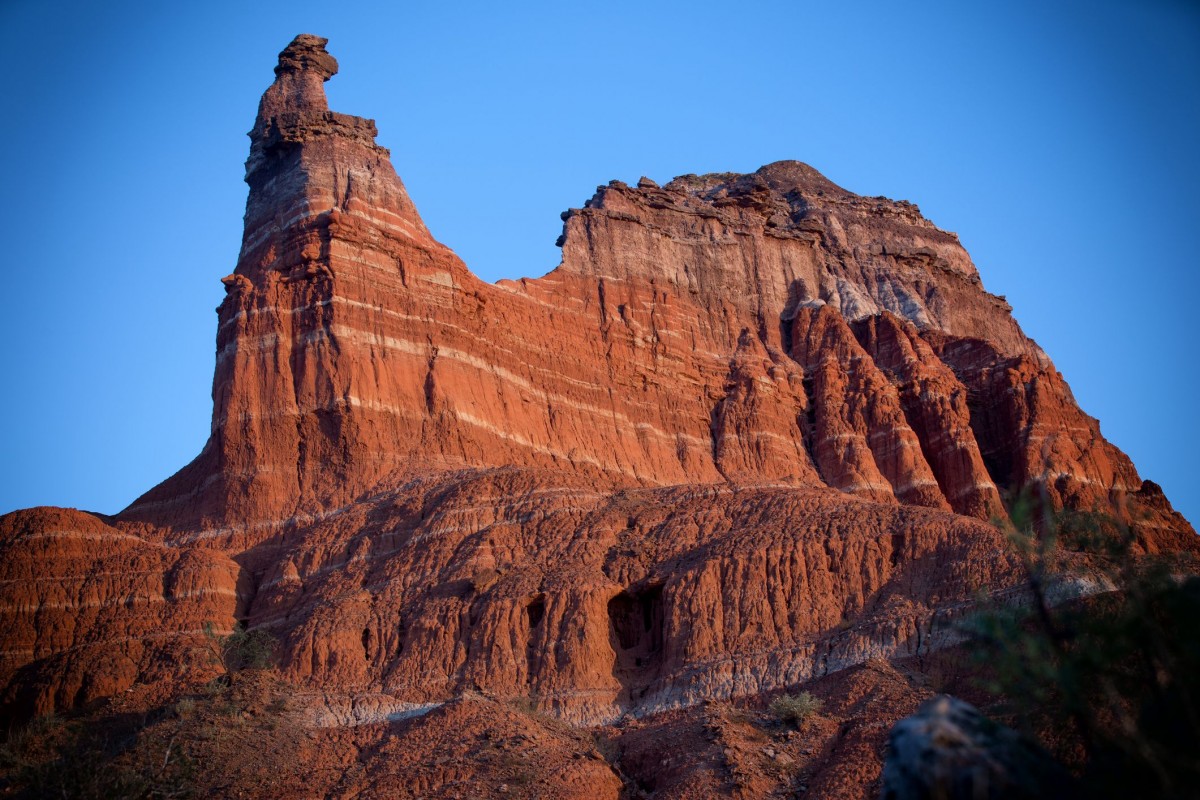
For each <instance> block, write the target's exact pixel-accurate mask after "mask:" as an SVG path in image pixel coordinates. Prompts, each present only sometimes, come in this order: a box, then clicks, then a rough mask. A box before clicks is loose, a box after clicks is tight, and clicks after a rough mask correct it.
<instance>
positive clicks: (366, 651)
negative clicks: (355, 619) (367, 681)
mask: <svg viewBox="0 0 1200 800" xmlns="http://www.w3.org/2000/svg"><path fill="white" fill-rule="evenodd" d="M362 649H363V656H364V657H366V659H367V661H370V660H371V629H370V627H366V628H363V632H362Z"/></svg>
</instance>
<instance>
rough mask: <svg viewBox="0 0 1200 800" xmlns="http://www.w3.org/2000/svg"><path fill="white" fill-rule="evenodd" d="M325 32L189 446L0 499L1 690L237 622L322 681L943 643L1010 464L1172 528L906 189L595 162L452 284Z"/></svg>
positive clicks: (797, 677)
mask: <svg viewBox="0 0 1200 800" xmlns="http://www.w3.org/2000/svg"><path fill="white" fill-rule="evenodd" d="M324 46H325V40H323V39H320V38H318V37H313V36H300V37H297V38H296V40H295V41H293V42H292V43H291V44H290V45H289V46H288V48H287V49H286V50H284V52H283V53H282V54H281V55H280V61H279V66H278V67H277V68H276V80H275V82H274V83H273V84H272V85H271V87H270V88H268V90H267V92H266V93H265V94H264V96H263V99H262V103H261V104H260V107H259V113H258V117H257V119H256V121H255V124H254V128H253V130H252V131H251V134H250V138H251V149H250V157H249V159H248V161H247V163H246V181H247V183H248V184H249V186H250V195H249V200H248V202H247V208H246V217H245V222H246V227H245V233H244V237H243V242H242V249H241V254H240V256H239V260H238V264H237V267H236V269H235V270H234V272H233V273H232V274H231V275H229V276H227V277H226V278H224V279H223V282H224V284H225V287H226V290H227V294H226V297H225V299H224V301H223V302H222V304H221V306H220V308H219V309H218V329H217V350H216V371H215V375H214V382H213V401H214V409H213V421H212V432H211V436H210V438H209V440H208V443H207V444H206V446H205V447H204V449H203V451H202V452H201V453H200V455H199V456H197V458H196V459H195V460H194V461H193V462H192V463H191V464H189V465H188V466H186V467H184V469H182V470H181V471H180V472H179V473H178V474H176V475H175V476H173V477H171V478H169V479H167V480H166V481H165V482H163V483H162V484H161V485H159V486H158V487H155V488H154V489H152V490H151V491H149V492H147V493H146V495H144V496H143V497H141V498H139V499H138V500H137V501H136V502H135V503H134V504H133V505H131V506H130V507H129V508H128V509H126V510H125V511H124V512H122V513H121V514H119V515H117V516H116V517H115V518H111V519H107V518H104V519H102V518H98V517H95V516H93V515H87V514H82V513H79V512H64V511H58V510H34V511H29V512H19V513H17V514H14V515H9V516H8V517H5V518H3V520H2V521H0V548H3V554H4V557H3V558H2V559H0V571H2V572H3V575H2V576H0V611H2V613H3V615H4V617H3V622H4V630H5V634H4V642H5V644H4V652H3V661H0V684H2V685H4V686H5V687H6V688H5V690H4V691H5V695H4V699H5V701H6V702H7V703H8V704H9V705H8V707H9V708H10V709H16V708H17V707H18V706H20V707H21V708H23V709H25V710H27V711H29V712H44V711H47V710H50V709H53V708H62V707H69V706H71V705H73V704H78V703H81V702H86V701H87V700H89V699H91V698H93V697H99V696H104V695H106V694H112V693H115V692H119V691H123V690H125V689H128V688H130V687H134V686H161V687H168V688H169V687H170V686H172V685H178V684H179V683H180V682H182V681H188V680H192V679H193V673H195V674H196V675H199V674H201V673H204V672H205V670H207V671H208V672H209V673H211V672H212V670H213V669H214V668H213V667H212V666H211V664H210V663H209V662H206V661H205V660H204V658H203V657H202V655H199V654H201V653H203V652H204V649H205V647H206V646H208V643H209V640H208V639H206V637H205V635H204V632H203V630H204V623H205V622H211V623H213V624H214V625H215V626H216V629H217V630H228V629H229V628H230V627H231V626H232V625H233V624H234V622H235V621H239V620H240V621H245V622H247V623H249V624H250V625H252V626H257V627H261V628H263V629H266V630H269V631H271V632H272V633H274V634H275V635H276V636H277V637H278V639H279V640H280V642H281V643H282V648H281V666H282V671H283V674H284V675H285V676H286V677H287V679H289V680H291V681H293V682H295V683H296V684H300V685H310V686H319V687H321V688H322V690H323V691H327V692H331V693H334V694H337V693H339V692H340V693H342V694H343V695H344V696H345V697H347V698H353V697H367V696H369V697H372V698H376V699H378V698H381V697H386V698H391V702H393V703H394V704H396V707H405V708H409V707H418V706H420V707H427V706H428V705H429V704H432V703H439V702H442V701H445V700H447V699H450V698H453V697H458V696H461V695H462V693H463V692H464V691H467V690H474V691H480V692H484V693H486V694H488V695H491V696H495V697H502V698H512V697H526V698H532V700H531V702H533V703H534V704H535V705H536V706H538V707H539V708H541V709H543V710H547V711H550V712H553V713H554V714H556V715H558V716H560V717H562V718H565V719H569V720H573V721H577V722H583V723H594V722H600V721H611V720H615V719H618V718H620V717H621V715H623V714H626V713H633V714H646V713H650V712H654V711H659V710H664V709H669V708H674V707H686V706H689V705H690V704H694V703H697V702H699V701H701V700H705V699H713V698H723V697H730V696H739V695H746V694H753V693H757V692H763V691H768V690H772V689H775V688H781V687H785V686H789V685H794V684H796V683H798V682H802V681H804V680H807V679H809V678H812V677H814V676H818V675H823V674H826V673H829V672H832V671H836V670H837V669H839V668H842V667H845V666H848V665H851V664H855V663H861V662H862V661H864V660H865V659H867V658H870V657H884V658H887V657H897V656H905V655H912V654H920V653H921V652H923V651H925V650H927V649H928V648H930V647H937V646H941V645H943V644H945V643H947V642H949V641H952V640H953V638H954V635H953V629H952V626H951V625H950V622H951V621H952V620H953V619H954V618H955V617H956V616H957V615H959V614H962V613H964V611H965V610H966V609H968V608H969V607H970V604H971V601H972V600H973V598H975V597H976V595H977V592H978V590H979V589H981V588H984V589H990V590H991V591H993V592H998V593H1002V592H1004V591H1005V590H1006V589H1007V587H1009V586H1011V585H1013V584H1014V583H1015V582H1016V581H1017V572H1016V570H1015V568H1014V565H1013V564H1012V563H1011V561H1010V560H1009V559H1008V558H1007V557H1006V556H1005V555H1004V552H1005V551H1004V545H1003V537H1002V535H1001V534H1000V533H999V532H998V531H997V530H996V528H994V527H993V526H992V525H991V524H990V523H989V520H991V519H992V518H994V517H1001V516H1003V515H1004V514H1005V502H1006V500H1007V499H1008V498H1010V497H1012V496H1013V494H1014V493H1015V492H1017V491H1019V490H1020V489H1022V488H1024V487H1029V486H1034V487H1039V488H1040V489H1041V490H1042V491H1043V493H1044V496H1046V497H1047V498H1048V500H1049V501H1050V502H1051V503H1053V504H1054V505H1056V506H1059V507H1069V508H1078V509H1088V510H1090V509H1099V510H1102V511H1105V512H1106V513H1110V514H1115V515H1117V516H1120V517H1122V518H1123V519H1125V520H1127V521H1129V522H1130V523H1131V524H1133V525H1134V527H1135V529H1136V530H1137V531H1138V535H1139V541H1140V543H1141V545H1142V547H1143V548H1144V549H1147V550H1154V549H1194V548H1195V536H1194V532H1193V531H1192V530H1191V527H1190V526H1189V525H1188V524H1187V522H1186V521H1185V520H1184V519H1183V518H1182V517H1181V516H1179V515H1178V514H1177V513H1175V512H1174V511H1173V510H1172V509H1171V507H1170V505H1169V503H1167V501H1166V499H1165V498H1164V497H1162V494H1161V492H1160V491H1158V489H1157V487H1156V486H1154V485H1153V484H1151V483H1149V482H1145V483H1144V482H1142V481H1141V480H1140V479H1139V478H1138V475H1137V473H1136V471H1135V470H1134V468H1133V465H1132V464H1131V463H1130V461H1129V459H1128V458H1127V457H1126V456H1125V455H1124V454H1122V453H1121V452H1120V451H1119V450H1117V449H1116V448H1115V447H1113V446H1112V445H1111V444H1109V443H1108V442H1106V441H1105V440H1104V439H1103V437H1101V435H1100V432H1099V426H1098V423H1096V421H1095V420H1093V419H1091V418H1090V417H1088V416H1087V415H1086V414H1084V413H1083V412H1082V411H1081V410H1080V409H1079V408H1078V407H1077V405H1076V404H1075V402H1074V400H1073V398H1072V397H1071V394H1070V391H1069V389H1068V388H1067V386H1066V384H1065V382H1064V381H1063V379H1062V377H1061V376H1060V375H1059V374H1058V373H1057V372H1056V371H1055V370H1054V368H1053V365H1052V364H1051V363H1050V361H1049V359H1048V358H1047V357H1046V355H1045V354H1044V353H1043V352H1042V351H1041V349H1040V348H1039V347H1038V346H1037V345H1036V344H1034V343H1033V342H1032V341H1031V340H1029V339H1028V338H1027V337H1026V336H1025V335H1024V334H1023V333H1022V332H1021V329H1020V327H1019V326H1018V325H1017V323H1016V322H1015V321H1014V320H1013V318H1012V316H1011V314H1010V309H1009V307H1008V306H1007V304H1006V303H1005V302H1004V301H1003V299H1002V298H998V297H995V296H992V295H990V294H988V293H987V292H985V291H984V290H983V288H982V285H981V282H980V278H979V276H978V273H977V271H976V270H975V267H974V265H973V264H972V263H971V261H970V258H969V257H968V256H967V254H966V252H965V251H964V250H963V248H962V247H961V245H960V244H959V242H958V240H957V238H956V237H955V236H954V235H953V234H950V233H947V232H945V231H942V230H939V229H938V228H936V227H935V226H934V225H933V224H931V223H930V222H928V221H927V220H925V219H924V218H923V217H922V216H921V215H920V213H919V211H918V210H917V208H916V207H915V206H913V205H912V204H910V203H904V202H899V203H897V202H893V201H889V200H886V199H883V198H864V197H859V196H857V195H854V194H852V193H850V192H847V191H845V190H843V189H841V188H839V187H837V186H835V185H834V184H832V183H831V182H829V181H828V180H826V179H825V178H823V177H822V176H820V175H819V174H818V173H817V172H816V171H815V170H813V169H812V168H811V167H808V166H806V165H804V164H800V163H797V162H779V163H776V164H771V165H768V166H766V167H763V168H762V169H760V170H759V171H758V172H756V173H754V174H751V175H734V174H718V175H705V176H695V175H691V176H684V177H681V178H677V179H675V180H674V181H672V182H670V183H668V184H666V185H665V186H658V185H657V184H655V183H654V182H653V181H650V180H647V179H643V180H642V181H640V182H639V183H638V185H637V186H636V187H631V186H628V185H625V184H623V183H620V182H613V183H610V184H608V185H607V186H602V187H599V189H598V190H597V192H596V194H595V195H594V196H593V197H592V199H591V200H589V201H588V202H587V203H586V204H585V205H584V207H583V208H579V209H572V210H570V211H568V212H566V213H565V214H564V232H563V236H562V239H561V245H562V250H563V260H562V264H561V265H560V266H559V267H558V268H557V269H555V270H554V271H552V272H551V273H549V274H548V275H546V276H544V277H542V278H539V279H522V280H520V281H501V282H499V283H497V284H488V283H484V282H482V281H480V280H479V279H478V278H476V277H475V276H474V275H472V274H471V273H470V272H469V271H468V270H467V268H466V267H465V266H464V265H463V264H462V262H461V261H460V260H459V259H458V258H457V257H456V256H455V255H454V254H453V253H452V252H451V251H450V250H449V249H447V248H446V247H445V246H443V245H441V244H439V243H438V242H437V241H435V240H434V239H433V238H432V236H431V235H430V233H429V231H428V230H427V228H426V227H425V225H424V223H423V222H422V220H421V218H420V216H419V214H418V213H417V211H416V208H415V206H414V205H413V203H412V201H411V200H410V198H409V196H408V194H407V192H406V190H405V188H404V185H403V184H402V182H401V181H400V179H399V178H398V177H397V176H396V174H395V172H394V170H393V168H392V166H391V164H390V162H389V157H388V153H387V151H386V150H385V149H383V148H382V147H380V146H379V145H377V144H376V143H375V141H374V137H375V126H374V123H373V122H371V121H370V120H366V119H361V118H358V117H351V116H347V115H344V114H337V113H334V112H331V111H330V110H329V109H328V106H327V103H326V101H325V96H324V91H323V83H324V81H326V80H328V79H329V78H330V77H331V76H332V75H333V74H334V73H335V72H336V70H337V63H336V61H334V59H333V58H332V57H331V56H330V55H329V54H328V53H327V52H326V51H325V47H324ZM167 690H168V689H167V688H165V689H163V691H167ZM348 702H350V701H348ZM372 702H375V701H374V700H373V701H372ZM379 702H381V703H383V705H387V703H386V702H384V701H382V700H380V701H379Z"/></svg>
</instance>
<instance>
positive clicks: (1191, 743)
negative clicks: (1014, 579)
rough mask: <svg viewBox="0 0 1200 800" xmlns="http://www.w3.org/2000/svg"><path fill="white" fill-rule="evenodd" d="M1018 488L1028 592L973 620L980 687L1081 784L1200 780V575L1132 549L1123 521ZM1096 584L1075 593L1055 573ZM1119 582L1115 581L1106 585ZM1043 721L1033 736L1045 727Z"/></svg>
mask: <svg viewBox="0 0 1200 800" xmlns="http://www.w3.org/2000/svg"><path fill="white" fill-rule="evenodd" d="M1046 507H1047V504H1045V503H1044V502H1043V503H1041V504H1040V509H1041V510H1040V513H1039V511H1038V509H1039V505H1038V504H1033V503H1031V502H1030V500H1029V498H1022V499H1020V500H1018V502H1016V503H1015V504H1014V513H1013V523H1014V530H1013V531H1012V532H1011V540H1012V544H1013V546H1014V551H1015V553H1016V555H1017V556H1018V558H1019V559H1020V560H1021V562H1022V563H1023V566H1024V569H1025V583H1026V586H1025V589H1026V595H1027V600H1026V602H1025V603H1024V604H1022V605H1017V606H1007V607H993V608H991V609H990V610H987V611H985V612H983V613H981V614H979V615H978V616H976V617H975V618H974V619H973V620H972V621H971V623H970V624H969V626H968V630H967V632H968V634H969V636H970V638H971V642H970V644H969V645H968V647H969V648H970V649H971V650H972V651H973V653H974V655H975V658H976V659H977V660H978V665H979V666H980V667H981V669H982V671H983V672H984V674H986V675H987V676H988V677H989V679H990V680H988V681H987V683H986V689H987V690H989V691H990V692H991V693H993V694H995V695H996V696H997V698H998V699H999V700H1001V703H1002V708H1003V707H1007V711H1008V712H1009V713H1010V714H1012V715H1013V717H1014V718H1015V719H1016V721H1017V724H1018V726H1019V727H1020V728H1022V729H1023V731H1024V732H1025V733H1027V734H1029V735H1032V736H1034V737H1039V738H1042V739H1043V740H1044V741H1047V742H1048V743H1050V744H1053V743H1055V742H1058V743H1071V742H1074V743H1075V744H1076V745H1077V749H1074V752H1073V753H1072V752H1071V751H1072V748H1070V747H1067V748H1065V749H1064V748H1059V751H1060V757H1062V758H1065V759H1066V760H1068V761H1071V762H1073V763H1074V765H1075V767H1076V770H1077V772H1079V773H1080V774H1081V778H1082V782H1081V786H1082V787H1083V791H1084V793H1085V794H1086V795H1087V796H1089V797H1130V796H1139V795H1140V796H1155V797H1164V798H1175V797H1190V796H1194V795H1193V794H1191V792H1193V791H1194V790H1193V787H1195V786H1197V785H1198V784H1200V744H1198V743H1200V578H1198V577H1196V576H1195V562H1194V561H1189V560H1188V559H1186V558H1183V559H1180V558H1178V557H1177V556H1170V555H1168V556H1149V555H1140V556H1139V555H1137V554H1136V551H1135V547H1134V546H1135V543H1136V537H1135V536H1134V534H1133V532H1132V531H1131V530H1130V529H1129V527H1128V526H1126V525H1124V524H1123V523H1120V522H1119V521H1114V520H1112V519H1109V518H1105V517H1100V516H1097V515H1091V514H1078V513H1071V514H1059V515H1053V514H1050V513H1048V512H1046V511H1045V510H1044V509H1045V508H1046ZM1081 578H1083V579H1087V580H1088V581H1089V582H1090V583H1092V585H1093V586H1095V587H1096V588H1098V589H1100V592H1099V593H1098V594H1095V595H1094V596H1091V597H1085V598H1076V599H1070V597H1071V595H1070V593H1066V594H1064V593H1063V592H1062V591H1061V589H1060V587H1063V586H1069V585H1070V584H1071V582H1072V581H1078V580H1079V579H1081ZM1108 587H1115V588H1116V591H1104V589H1106V588H1108ZM1039 735H1040V736H1039Z"/></svg>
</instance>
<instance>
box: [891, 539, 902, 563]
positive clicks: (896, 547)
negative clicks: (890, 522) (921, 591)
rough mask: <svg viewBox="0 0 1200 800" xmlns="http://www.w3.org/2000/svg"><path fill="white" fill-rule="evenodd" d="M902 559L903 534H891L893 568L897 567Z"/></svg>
mask: <svg viewBox="0 0 1200 800" xmlns="http://www.w3.org/2000/svg"><path fill="white" fill-rule="evenodd" d="M903 559H904V534H903V533H893V534H892V566H893V567H896V566H899V565H900V562H901V561H902V560H903Z"/></svg>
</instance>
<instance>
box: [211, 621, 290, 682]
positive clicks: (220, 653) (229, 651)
mask: <svg viewBox="0 0 1200 800" xmlns="http://www.w3.org/2000/svg"><path fill="white" fill-rule="evenodd" d="M204 635H205V636H206V637H208V640H209V642H210V649H211V652H212V654H213V657H214V658H215V660H216V661H217V662H218V663H219V664H220V665H221V666H222V667H223V668H224V670H225V674H226V675H232V674H233V673H235V672H241V671H242V670H244V669H270V668H271V667H273V666H275V650H276V647H277V646H278V642H276V640H275V637H274V636H272V635H271V634H269V633H267V632H266V631H265V630H263V629H262V628H256V629H254V630H246V626H245V625H244V624H243V623H240V622H239V623H238V624H237V625H236V626H235V627H234V629H233V630H232V631H231V632H230V633H229V634H227V635H224V636H222V635H221V634H219V633H217V632H216V630H215V629H214V628H213V625H212V623H211V622H206V623H204Z"/></svg>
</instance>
